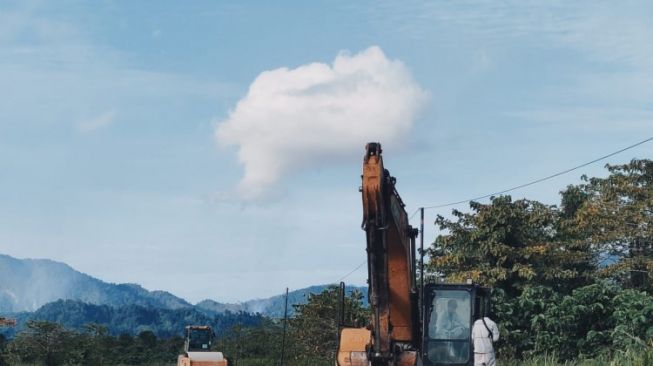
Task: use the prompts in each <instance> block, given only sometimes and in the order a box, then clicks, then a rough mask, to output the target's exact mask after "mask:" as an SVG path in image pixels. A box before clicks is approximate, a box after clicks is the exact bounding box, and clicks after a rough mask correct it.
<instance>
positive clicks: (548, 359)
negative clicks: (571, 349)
mask: <svg viewBox="0 0 653 366" xmlns="http://www.w3.org/2000/svg"><path fill="white" fill-rule="evenodd" d="M501 364H503V365H506V366H652V365H653V347H649V348H646V349H641V350H639V351H635V350H629V351H626V352H621V351H619V352H616V353H615V354H614V355H612V356H611V357H609V356H601V357H598V358H594V359H587V360H574V361H558V360H557V357H556V356H555V355H544V356H539V357H535V358H531V359H529V360H520V361H507V362H501Z"/></svg>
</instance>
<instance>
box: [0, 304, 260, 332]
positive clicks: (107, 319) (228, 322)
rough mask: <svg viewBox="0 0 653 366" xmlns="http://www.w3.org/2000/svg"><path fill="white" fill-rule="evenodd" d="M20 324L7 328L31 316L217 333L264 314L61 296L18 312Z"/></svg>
mask: <svg viewBox="0 0 653 366" xmlns="http://www.w3.org/2000/svg"><path fill="white" fill-rule="evenodd" d="M16 318H17V320H18V326H17V327H16V328H15V329H12V328H9V329H5V330H3V334H6V335H8V336H12V335H13V333H15V332H20V331H21V330H22V329H23V328H24V326H25V324H27V323H28V321H30V320H39V321H50V322H55V323H59V324H61V325H63V326H64V327H66V328H68V329H75V330H83V329H84V327H85V326H86V325H88V324H100V325H103V326H106V327H107V329H108V331H109V333H110V334H113V335H119V334H123V333H126V334H132V335H135V334H138V333H140V332H143V331H147V330H149V331H152V332H153V333H154V334H155V335H157V336H158V337H161V338H168V337H173V336H182V335H183V329H184V326H186V325H210V326H211V327H213V329H214V330H215V332H216V333H221V332H223V331H226V330H227V329H230V328H231V327H233V326H235V325H236V324H239V325H241V326H257V325H259V324H260V323H261V321H262V319H263V317H262V316H261V315H260V314H256V315H254V314H249V313H243V312H240V313H233V312H229V311H227V312H225V313H222V314H212V315H209V314H207V313H205V312H201V311H199V310H197V309H195V308H192V307H189V308H181V309H162V308H154V307H144V306H140V305H126V306H121V307H113V306H108V305H93V304H87V303H84V302H81V301H76V300H58V301H55V302H52V303H49V304H46V305H44V306H42V307H41V308H39V309H38V310H37V311H35V312H32V313H27V312H25V313H19V314H16Z"/></svg>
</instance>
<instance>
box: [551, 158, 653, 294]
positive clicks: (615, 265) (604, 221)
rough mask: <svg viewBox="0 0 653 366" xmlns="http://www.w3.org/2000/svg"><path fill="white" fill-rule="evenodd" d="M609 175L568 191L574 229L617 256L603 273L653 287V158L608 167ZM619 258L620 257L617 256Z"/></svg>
mask: <svg viewBox="0 0 653 366" xmlns="http://www.w3.org/2000/svg"><path fill="white" fill-rule="evenodd" d="M606 167H607V169H608V172H609V173H610V174H609V175H608V176H607V177H605V178H587V177H585V176H584V177H583V180H584V183H583V184H579V185H576V186H569V187H567V189H566V190H565V191H563V192H562V195H563V200H562V202H563V207H564V209H565V211H566V214H567V217H568V222H569V224H568V227H569V228H570V229H571V230H570V231H571V232H574V234H575V236H576V237H577V238H578V239H579V240H583V241H586V242H589V243H591V244H592V246H593V248H594V250H595V251H597V252H599V253H601V254H602V255H604V256H607V255H609V256H607V259H611V260H610V261H609V262H611V263H607V264H609V265H608V266H607V267H606V268H605V269H604V270H603V274H604V275H606V276H609V277H612V278H615V279H617V280H619V281H620V283H622V284H623V285H624V286H627V287H633V288H638V289H643V290H646V291H649V292H652V291H653V281H652V279H651V272H653V161H651V160H632V161H631V162H630V163H628V164H624V165H607V166H606ZM615 258H616V260H615Z"/></svg>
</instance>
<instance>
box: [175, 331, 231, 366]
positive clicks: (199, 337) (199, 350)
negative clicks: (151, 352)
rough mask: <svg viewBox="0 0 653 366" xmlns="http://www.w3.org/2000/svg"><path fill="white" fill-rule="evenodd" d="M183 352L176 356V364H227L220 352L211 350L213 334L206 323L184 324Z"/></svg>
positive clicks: (225, 365)
mask: <svg viewBox="0 0 653 366" xmlns="http://www.w3.org/2000/svg"><path fill="white" fill-rule="evenodd" d="M185 330H186V340H185V342H184V353H183V354H181V355H179V357H178V358H177V366H228V362H227V360H226V359H225V357H224V356H223V355H222V352H214V351H211V344H212V343H213V338H214V337H215V334H214V333H213V329H211V327H209V326H208V325H189V326H186V328H185Z"/></svg>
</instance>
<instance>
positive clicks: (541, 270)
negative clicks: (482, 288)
mask: <svg viewBox="0 0 653 366" xmlns="http://www.w3.org/2000/svg"><path fill="white" fill-rule="evenodd" d="M607 168H608V172H609V175H608V176H607V177H605V178H591V179H590V178H587V177H583V183H582V184H579V185H576V186H569V187H567V188H566V189H565V190H564V191H563V192H561V195H562V200H561V204H560V207H557V206H547V205H543V204H541V203H539V202H536V201H530V200H525V199H523V200H517V201H513V200H512V199H511V197H510V196H501V197H494V198H492V200H491V202H490V203H489V204H480V203H477V202H472V203H471V204H470V208H471V211H470V212H466V213H463V212H460V211H454V212H453V218H451V219H449V218H445V217H443V216H438V218H437V220H436V225H438V226H439V228H440V229H441V230H442V231H443V232H445V234H443V235H440V236H438V237H437V238H436V239H435V241H434V243H433V245H432V247H431V248H430V249H429V255H430V263H429V265H428V269H429V273H427V276H430V277H431V278H441V279H444V280H446V281H451V282H461V281H464V280H465V279H468V278H469V279H473V280H474V281H475V282H477V283H480V284H483V285H486V286H489V287H492V288H493V289H494V294H493V303H494V306H493V316H494V317H495V318H496V320H497V321H498V322H499V323H500V327H501V329H502V333H503V334H504V338H503V340H502V341H501V342H500V344H499V352H500V354H501V356H502V357H509V358H517V359H521V358H523V357H530V356H533V355H542V354H549V355H554V356H555V357H556V358H560V359H563V360H569V359H574V358H584V359H589V358H600V357H604V356H606V355H605V354H607V357H610V354H614V353H615V352H627V351H630V350H640V349H641V350H643V349H646V348H647V347H650V344H651V342H653V296H652V294H653V291H652V290H653V283H652V281H651V272H652V271H653V247H652V242H653V241H652V239H653V161H650V160H633V161H632V162H630V163H629V164H625V165H618V166H608V167H607Z"/></svg>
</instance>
